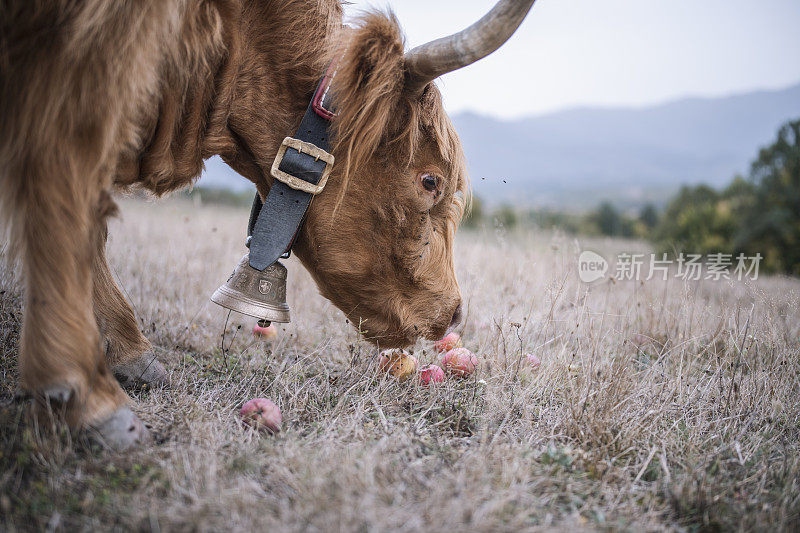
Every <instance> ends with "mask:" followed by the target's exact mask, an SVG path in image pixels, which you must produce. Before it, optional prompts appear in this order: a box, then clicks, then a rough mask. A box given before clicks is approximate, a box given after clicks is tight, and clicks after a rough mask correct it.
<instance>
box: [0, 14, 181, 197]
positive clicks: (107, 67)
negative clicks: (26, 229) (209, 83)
mask: <svg viewBox="0 0 800 533" xmlns="http://www.w3.org/2000/svg"><path fill="white" fill-rule="evenodd" d="M189 3H192V2H189ZM186 4H187V2H184V1H179V0H141V1H138V2H120V1H117V0H83V1H78V0H74V1H67V0H56V1H52V0H51V1H41V0H4V1H3V2H0V160H2V161H3V165H2V169H0V188H1V189H2V191H0V192H1V193H2V196H3V197H5V199H6V200H8V199H9V196H10V197H12V198H13V196H14V192H15V190H16V191H17V192H19V191H20V188H21V187H22V188H24V183H25V181H26V180H31V179H54V178H53V177H52V174H54V173H57V169H58V166H59V165H71V166H76V167H77V168H79V169H80V170H81V171H82V172H84V173H85V174H87V175H93V174H99V173H102V172H105V173H106V174H109V173H110V172H112V171H113V168H114V166H115V165H116V159H117V158H118V157H119V155H120V154H121V153H122V152H124V151H125V150H126V149H135V148H136V147H138V146H140V145H141V143H142V138H143V135H146V130H147V128H148V123H151V122H152V121H154V120H156V116H157V108H158V94H159V91H160V85H161V83H162V79H163V76H164V73H165V65H167V64H170V62H172V63H174V60H173V59H174V56H175V55H176V54H177V52H176V51H177V50H179V49H180V47H179V46H178V44H179V43H178V39H180V31H178V29H179V28H180V27H181V26H182V23H183V17H185V14H186V10H187V9H188V7H187V5H186ZM87 179H92V177H91V176H90V177H87ZM94 179H98V178H97V175H95V176H94ZM99 179H110V176H109V177H108V178H105V177H101V178H99ZM12 201H13V200H12ZM10 207H12V208H13V204H12V205H11V206H10Z"/></svg>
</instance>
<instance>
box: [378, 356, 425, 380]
mask: <svg viewBox="0 0 800 533" xmlns="http://www.w3.org/2000/svg"><path fill="white" fill-rule="evenodd" d="M380 365H381V370H383V371H384V372H388V373H389V374H391V375H392V376H394V377H396V378H397V379H398V380H399V381H405V380H407V379H408V378H409V377H411V375H412V374H414V373H415V372H416V371H417V367H419V361H417V358H416V357H414V356H413V355H411V354H408V353H406V352H404V351H402V350H384V351H382V352H381V362H380Z"/></svg>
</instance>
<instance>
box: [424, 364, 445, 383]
mask: <svg viewBox="0 0 800 533" xmlns="http://www.w3.org/2000/svg"><path fill="white" fill-rule="evenodd" d="M443 381H444V370H442V368H441V367H440V366H438V365H426V366H423V367H422V368H420V369H419V382H420V383H421V384H422V385H423V386H424V387H427V386H429V385H431V384H435V383H442V382H443Z"/></svg>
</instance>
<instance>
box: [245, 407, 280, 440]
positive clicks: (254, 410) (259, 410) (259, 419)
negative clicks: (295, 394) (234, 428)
mask: <svg viewBox="0 0 800 533" xmlns="http://www.w3.org/2000/svg"><path fill="white" fill-rule="evenodd" d="M239 416H241V417H242V420H243V421H244V423H245V424H247V425H248V426H251V427H254V428H256V429H263V430H266V431H268V432H269V433H278V432H279V431H280V430H281V423H283V417H282V416H281V410H280V408H279V407H278V406H277V405H275V402H273V401H272V400H268V399H267V398H254V399H252V400H248V401H246V402H245V404H244V405H243V406H242V409H241V410H240V411H239Z"/></svg>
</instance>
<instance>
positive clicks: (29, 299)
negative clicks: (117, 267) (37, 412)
mask: <svg viewBox="0 0 800 533" xmlns="http://www.w3.org/2000/svg"><path fill="white" fill-rule="evenodd" d="M87 181H88V180H87ZM27 187H28V190H27V193H26V194H24V195H22V201H23V202H24V203H25V205H22V206H20V209H21V220H20V222H21V224H20V226H21V227H19V230H20V231H21V234H20V235H19V237H20V239H19V240H20V243H21V245H22V261H23V266H24V276H25V288H26V290H25V317H24V323H23V329H22V341H21V345H20V357H19V365H20V385H21V387H22V389H23V390H24V391H27V392H28V393H30V394H31V395H33V397H34V398H35V401H36V404H37V405H38V406H40V407H41V408H44V409H46V408H48V406H49V407H53V405H54V404H55V405H57V406H58V409H57V410H58V411H60V412H63V413H64V415H65V417H66V420H67V423H68V424H69V425H70V426H71V427H73V428H81V429H89V430H91V433H93V434H95V435H98V434H99V436H100V437H101V439H102V440H103V441H104V442H105V443H107V444H108V445H110V446H112V447H114V448H118V449H121V448H125V447H128V446H130V445H131V444H134V443H136V442H139V441H142V440H145V439H146V438H147V437H148V432H147V429H146V428H145V427H144V425H143V424H142V423H141V421H140V420H139V419H138V418H137V417H136V416H135V415H134V414H133V413H132V412H131V410H130V408H128V406H127V404H128V402H129V398H128V396H127V395H126V394H125V392H124V391H123V390H122V389H121V388H120V386H119V383H117V380H116V379H114V376H113V375H112V374H111V372H110V370H109V368H108V366H107V365H106V361H105V358H104V356H103V350H102V348H101V342H100V333H99V330H98V327H97V321H96V319H95V316H94V312H93V305H92V278H93V276H92V265H93V262H94V259H95V255H96V246H95V243H96V239H97V238H98V235H97V232H98V231H99V228H100V227H101V226H100V225H101V224H102V223H103V220H104V217H105V216H106V214H107V211H108V205H109V204H110V203H111V199H110V197H109V196H108V195H107V194H106V193H104V192H100V191H98V190H97V186H96V185H94V186H93V184H91V183H90V182H89V183H86V182H84V183H81V182H80V180H78V179H75V176H64V175H58V174H56V175H52V177H51V179H40V177H37V176H32V177H31V178H30V179H29V181H28V183H27ZM111 205H113V203H111Z"/></svg>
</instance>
